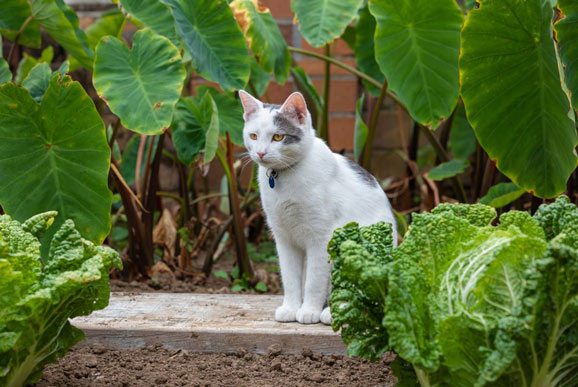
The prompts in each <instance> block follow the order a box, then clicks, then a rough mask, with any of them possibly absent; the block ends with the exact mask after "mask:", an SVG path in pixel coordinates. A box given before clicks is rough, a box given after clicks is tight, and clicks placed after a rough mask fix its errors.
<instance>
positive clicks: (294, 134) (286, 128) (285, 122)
mask: <svg viewBox="0 0 578 387" xmlns="http://www.w3.org/2000/svg"><path fill="white" fill-rule="evenodd" d="M273 124H274V125H275V127H276V128H277V130H278V133H279V134H283V135H285V138H284V139H283V144H286V145H288V144H294V143H296V142H299V141H301V137H303V131H302V130H301V129H300V128H299V127H297V126H295V124H293V123H292V122H291V120H289V119H288V118H287V117H285V115H283V114H282V113H278V114H276V115H275V117H273Z"/></svg>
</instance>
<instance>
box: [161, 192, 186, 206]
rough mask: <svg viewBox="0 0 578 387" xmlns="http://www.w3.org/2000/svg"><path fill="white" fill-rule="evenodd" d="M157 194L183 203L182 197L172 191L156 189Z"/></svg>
mask: <svg viewBox="0 0 578 387" xmlns="http://www.w3.org/2000/svg"><path fill="white" fill-rule="evenodd" d="M157 196H162V197H165V198H170V199H173V200H175V201H177V202H179V204H181V205H183V198H182V197H180V196H179V195H175V194H174V193H170V192H164V191H158V192H157Z"/></svg>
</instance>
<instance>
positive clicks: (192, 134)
mask: <svg viewBox="0 0 578 387" xmlns="http://www.w3.org/2000/svg"><path fill="white" fill-rule="evenodd" d="M199 110H200V108H199V105H198V98H197V97H185V98H181V99H180V100H179V102H177V106H176V108H175V114H174V116H173V122H172V124H171V130H172V132H173V144H174V145H175V149H176V151H177V157H178V158H179V160H181V161H182V162H183V163H184V164H186V165H190V164H191V163H192V162H193V161H195V159H196V157H197V155H198V154H199V153H201V151H202V150H203V149H204V147H205V130H204V128H203V125H202V123H201V120H200V117H201V115H202V114H201V112H200V111H199Z"/></svg>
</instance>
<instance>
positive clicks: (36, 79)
mask: <svg viewBox="0 0 578 387" xmlns="http://www.w3.org/2000/svg"><path fill="white" fill-rule="evenodd" d="M50 78H52V69H51V68H50V65H48V63H39V64H37V65H36V66H35V67H34V68H33V69H32V70H30V73H29V74H28V76H27V77H26V79H25V80H24V81H23V82H22V87H24V88H26V89H27V90H28V92H29V93H30V95H31V96H32V98H34V100H35V101H36V102H40V101H42V97H44V93H45V92H46V89H48V86H49V85H50Z"/></svg>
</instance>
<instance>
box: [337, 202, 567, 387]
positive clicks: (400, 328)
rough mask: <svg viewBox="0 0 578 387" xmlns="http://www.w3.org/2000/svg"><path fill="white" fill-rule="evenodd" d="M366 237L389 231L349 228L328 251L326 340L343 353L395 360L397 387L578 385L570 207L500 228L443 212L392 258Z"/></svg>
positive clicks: (561, 205)
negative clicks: (335, 340) (331, 333)
mask: <svg viewBox="0 0 578 387" xmlns="http://www.w3.org/2000/svg"><path fill="white" fill-rule="evenodd" d="M374 232H376V233H380V232H382V233H387V234H388V236H389V233H390V232H391V231H390V230H387V229H386V228H384V227H383V226H378V225H374V226H369V227H358V226H357V225H355V224H350V225H347V226H346V227H344V228H343V229H338V230H336V232H335V234H334V237H333V239H332V240H331V242H330V243H329V252H330V254H331V258H332V259H333V271H332V285H333V289H334V290H333V292H335V291H337V292H338V293H337V294H338V295H337V296H334V295H333V294H332V296H331V299H330V305H331V312H332V318H333V328H334V329H335V330H338V329H341V331H342V338H343V340H344V342H345V343H347V344H348V351H349V352H351V353H352V354H355V355H357V356H363V357H366V358H370V359H375V358H376V357H377V356H379V355H380V354H381V353H383V352H385V351H386V350H392V351H395V352H396V353H397V355H398V358H397V359H396V361H395V362H394V363H393V364H392V369H393V370H394V372H396V373H397V376H398V378H399V384H400V385H404V386H405V385H421V386H433V385H439V386H485V385H492V386H502V385H503V386H566V385H577V384H578V382H577V380H578V379H577V378H578V208H577V207H576V206H575V205H574V204H572V203H570V201H569V200H568V198H567V197H564V196H562V197H560V198H558V199H557V200H556V202H554V203H552V204H546V205H542V206H541V207H540V208H539V210H538V211H537V213H536V214H535V215H534V217H532V216H530V214H529V213H527V212H521V211H510V212H507V213H504V214H502V215H501V216H500V217H499V219H497V216H496V212H495V210H494V209H493V208H491V207H488V206H485V205H482V204H474V205H467V204H447V203H445V204H441V205H439V206H438V207H436V208H435V209H434V210H433V211H432V212H431V213H422V214H414V216H413V221H412V225H411V227H410V229H409V231H408V233H407V235H406V236H405V238H404V241H403V242H402V243H401V244H400V246H398V247H395V248H392V247H391V244H389V245H387V246H385V247H383V246H382V245H378V244H372V242H371V241H373V240H376V241H385V240H386V238H387V237H385V236H383V235H373V233H374ZM368 233H369V234H371V235H372V239H371V241H370V240H367V241H366V240H365V239H364V238H363V237H361V238H360V236H361V235H366V234H368ZM377 273H378V274H377ZM376 289H379V291H376ZM346 291H348V293H346ZM367 316H371V319H369V318H367ZM376 343H377V344H378V345H374V344H376Z"/></svg>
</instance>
